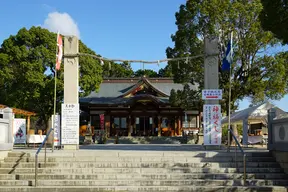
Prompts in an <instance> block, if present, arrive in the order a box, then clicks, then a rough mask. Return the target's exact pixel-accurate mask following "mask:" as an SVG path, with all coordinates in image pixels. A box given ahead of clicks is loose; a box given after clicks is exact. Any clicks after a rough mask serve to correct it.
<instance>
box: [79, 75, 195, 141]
mask: <svg viewBox="0 0 288 192" xmlns="http://www.w3.org/2000/svg"><path fill="white" fill-rule="evenodd" d="M190 86H191V87H192V88H195V89H196V87H193V86H192V85H190ZM172 89H174V90H176V91H177V90H182V89H183V85H182V84H177V83H174V82H173V79H171V78H150V79H148V78H146V77H142V78H110V79H105V80H104V81H103V83H102V84H101V85H100V89H99V92H98V93H95V92H93V93H91V94H90V95H89V96H87V97H84V98H80V100H79V101H80V108H81V110H82V111H85V112H86V113H87V114H88V115H86V116H83V117H81V122H84V123H81V124H82V125H83V124H85V122H89V121H90V122H91V125H92V126H93V127H95V130H97V129H100V130H101V129H105V131H106V132H107V134H108V136H115V135H119V136H177V135H181V134H182V130H183V124H184V119H185V113H186V119H187V122H186V123H185V125H186V129H199V127H200V117H199V116H200V112H199V107H198V106H195V108H194V109H192V110H190V111H184V110H183V109H181V108H179V107H172V106H171V105H170V103H169V95H170V92H171V90H172ZM101 114H104V117H105V118H104V122H102V124H101V122H100V117H99V116H100V115H101Z"/></svg>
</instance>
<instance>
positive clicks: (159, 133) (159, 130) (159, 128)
mask: <svg viewBox="0 0 288 192" xmlns="http://www.w3.org/2000/svg"><path fill="white" fill-rule="evenodd" d="M159 136H161V117H160V116H158V137H159Z"/></svg>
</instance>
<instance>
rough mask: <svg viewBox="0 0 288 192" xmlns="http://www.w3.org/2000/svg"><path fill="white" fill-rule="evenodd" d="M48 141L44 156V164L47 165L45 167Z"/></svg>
mask: <svg viewBox="0 0 288 192" xmlns="http://www.w3.org/2000/svg"><path fill="white" fill-rule="evenodd" d="M46 148H47V147H46V142H45V156H44V165H45V167H46Z"/></svg>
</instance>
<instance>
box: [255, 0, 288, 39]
mask: <svg viewBox="0 0 288 192" xmlns="http://www.w3.org/2000/svg"><path fill="white" fill-rule="evenodd" d="M261 3H262V5H263V10H262V12H261V15H260V19H261V24H262V27H263V29H265V30H267V31H271V32H272V33H273V34H274V35H275V36H276V37H277V38H279V39H281V40H283V43H285V44H287V43H288V28H287V26H288V11H287V10H288V1H287V0H273V1H271V0H261Z"/></svg>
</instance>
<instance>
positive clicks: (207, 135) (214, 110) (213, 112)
mask: <svg viewBox="0 0 288 192" xmlns="http://www.w3.org/2000/svg"><path fill="white" fill-rule="evenodd" d="M221 118H222V116H221V106H220V105H204V106H203V121H204V122H203V123H204V145H221V139H222V128H221Z"/></svg>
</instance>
